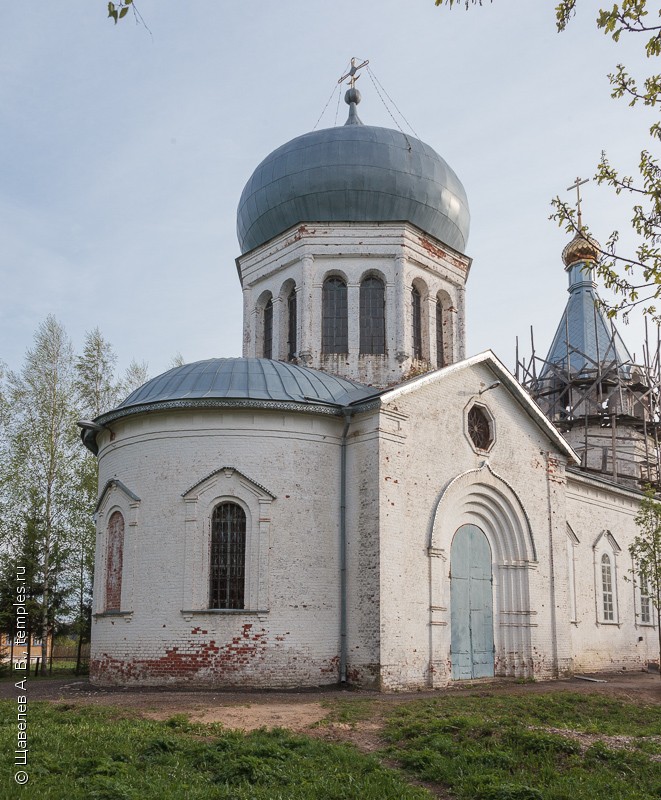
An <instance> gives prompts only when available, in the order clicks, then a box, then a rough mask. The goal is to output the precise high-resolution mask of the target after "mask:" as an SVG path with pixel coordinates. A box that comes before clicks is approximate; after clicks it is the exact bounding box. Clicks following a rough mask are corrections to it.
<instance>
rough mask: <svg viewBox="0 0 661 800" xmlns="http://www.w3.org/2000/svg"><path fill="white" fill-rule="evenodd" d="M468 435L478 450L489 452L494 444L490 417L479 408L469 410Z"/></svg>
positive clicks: (474, 407)
mask: <svg viewBox="0 0 661 800" xmlns="http://www.w3.org/2000/svg"><path fill="white" fill-rule="evenodd" d="M468 435H469V436H470V438H471V441H472V442H473V444H474V445H475V447H477V449H478V450H488V449H489V448H490V447H491V445H492V443H493V434H492V432H491V424H490V423H489V417H488V416H487V414H486V413H485V411H484V410H483V409H482V408H480V407H479V406H473V407H472V408H470V409H469V410H468Z"/></svg>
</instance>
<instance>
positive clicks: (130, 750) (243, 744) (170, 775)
mask: <svg viewBox="0 0 661 800" xmlns="http://www.w3.org/2000/svg"><path fill="white" fill-rule="evenodd" d="M0 711H1V712H2V714H1V719H2V723H0V749H1V750H2V752H3V753H5V754H7V755H6V756H5V757H4V758H3V759H2V763H1V764H0V797H2V798H20V797H25V798H28V797H29V798H33V797H35V798H36V797H38V798H40V800H46V799H47V798H48V799H49V800H50V798H53V800H55V798H58V800H59V799H60V798H61V799H62V800H65V799H66V800H79V799H80V800H134V799H135V800H138V798H139V799H140V800H151V799H152V798H154V799H155V798H158V800H170V798H172V800H207V798H208V799H209V800H211V798H213V800H221V799H222V800H225V798H226V799H227V800H244V798H245V799H246V800H247V799H248V798H250V800H253V798H254V800H299V798H300V800H308V798H309V800H321V799H322V798H328V800H334V799H335V798H337V800H342V799H343V798H361V800H362V798H364V799H365V800H383V799H384V798H392V800H422V798H425V799H426V798H429V796H430V795H429V794H428V793H427V792H426V791H424V790H422V789H418V788H416V787H412V786H410V785H408V783H407V782H406V780H405V779H404V777H403V776H402V775H401V774H398V772H397V771H396V770H393V769H388V768H386V767H384V766H382V765H381V764H380V763H379V761H378V760H377V759H376V758H374V757H370V756H366V755H363V754H362V753H359V752H358V751H357V750H356V749H355V748H353V747H351V746H350V745H346V744H329V743H326V742H322V741H320V740H318V739H313V738H309V737H305V736H294V735H292V734H290V733H288V732H287V731H284V730H274V731H270V732H266V731H256V732H254V733H251V734H247V735H244V734H241V733H236V732H231V731H223V730H222V727H221V726H219V725H200V724H197V725H196V724H189V723H188V722H187V721H186V719H185V718H178V717H173V718H172V719H171V720H170V721H169V722H152V721H148V720H143V719H136V718H131V717H126V716H122V715H121V713H119V714H118V712H117V710H114V711H113V710H111V709H110V710H109V709H99V708H92V707H71V706H66V705H55V706H54V705H49V704H46V703H33V704H31V705H30V707H29V729H28V735H29V746H30V753H29V760H28V768H27V772H28V774H29V775H30V780H29V783H28V784H27V785H26V786H24V787H21V786H17V785H16V784H15V783H14V780H13V773H14V770H13V768H12V764H11V760H10V757H9V754H10V753H12V752H13V750H14V747H15V741H16V721H15V719H16V717H15V715H16V705H15V704H12V703H11V702H10V701H5V702H3V703H2V704H1V708H0Z"/></svg>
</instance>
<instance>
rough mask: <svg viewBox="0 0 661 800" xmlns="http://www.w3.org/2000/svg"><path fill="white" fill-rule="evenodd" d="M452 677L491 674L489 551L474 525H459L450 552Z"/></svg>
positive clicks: (491, 604)
mask: <svg viewBox="0 0 661 800" xmlns="http://www.w3.org/2000/svg"><path fill="white" fill-rule="evenodd" d="M450 625H451V634H452V645H451V647H452V677H453V678H454V679H455V680H466V679H470V678H490V677H493V674H494V648H493V588H492V571H491V548H490V546H489V542H488V540H487V537H486V536H485V535H484V533H482V531H481V530H480V529H479V528H478V527H477V526H476V525H462V526H461V528H459V530H458V531H457V532H456V533H455V535H454V538H453V540H452V547H451V550H450Z"/></svg>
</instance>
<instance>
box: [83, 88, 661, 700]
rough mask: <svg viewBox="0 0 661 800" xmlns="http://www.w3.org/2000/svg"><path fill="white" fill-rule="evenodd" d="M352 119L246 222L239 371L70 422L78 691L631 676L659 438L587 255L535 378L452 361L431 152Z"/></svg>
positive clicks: (441, 190) (283, 150) (578, 248)
mask: <svg viewBox="0 0 661 800" xmlns="http://www.w3.org/2000/svg"><path fill="white" fill-rule="evenodd" d="M345 99H346V101H347V104H348V105H349V114H348V120H347V122H346V124H345V125H343V126H338V127H334V128H329V129H325V130H316V131H313V132H311V133H307V134H305V135H303V136H299V137H298V138H295V139H293V140H292V141H290V142H288V143H287V144H284V145H283V146H282V147H279V148H278V149H276V150H275V151H274V152H273V153H271V154H270V155H269V156H267V157H266V158H265V159H264V161H262V162H261V164H259V166H258V167H257V168H256V169H255V171H254V172H253V174H252V176H251V177H250V179H249V180H248V183H247V184H246V186H245V189H244V191H243V194H242V196H241V199H240V201H239V207H238V225H237V227H238V237H239V244H240V249H241V255H240V256H239V257H238V258H237V261H236V264H237V269H238V276H239V281H240V284H241V288H242V292H243V356H242V357H241V358H216V359H209V360H206V361H199V362H196V363H192V364H186V365H184V366H179V367H175V368H174V369H171V370H169V371H168V372H166V373H164V374H163V375H160V376H158V377H156V378H153V379H152V380H150V381H148V382H147V383H146V384H145V385H144V386H142V387H141V388H139V389H138V390H137V391H135V392H133V393H132V394H131V395H130V396H129V397H127V398H126V400H124V402H123V403H121V404H120V405H119V406H118V407H117V408H115V409H113V410H112V411H110V412H108V413H105V414H103V415H102V416H100V417H99V418H97V419H96V420H94V421H93V422H81V427H82V428H83V430H82V437H83V441H84V443H85V445H86V446H87V447H88V448H89V449H90V450H91V451H92V452H93V453H95V454H97V456H98V463H99V499H98V504H97V508H96V524H97V548H96V568H95V584H94V585H95V594H94V609H93V612H94V613H93V624H92V656H91V659H92V660H91V679H92V681H93V682H95V683H98V684H102V685H109V684H113V685H129V684H131V685H145V686H147V685H165V684H180V685H190V686H214V687H218V688H223V687H273V688H276V687H302V686H319V685H327V684H335V683H348V684H353V685H357V686H364V687H372V688H378V689H381V690H384V691H394V690H416V689H422V688H437V687H443V686H446V685H447V684H448V683H450V682H451V681H456V680H462V679H471V678H481V677H492V676H513V677H518V678H552V677H557V676H562V675H569V674H572V673H574V672H583V671H594V670H620V669H630V670H639V669H641V667H643V666H646V665H647V663H648V661H649V660H653V659H654V658H655V656H658V650H657V644H658V640H657V631H656V629H655V627H654V626H655V611H654V608H653V605H652V603H651V599H650V597H649V595H648V594H647V592H646V589H645V586H641V585H640V581H639V580H638V579H637V577H636V574H635V572H632V571H631V570H632V566H633V565H632V561H631V557H630V555H629V552H628V547H629V544H630V543H631V541H632V539H633V537H634V536H635V534H636V530H637V529H636V525H635V522H634V517H635V514H636V512H637V509H638V506H639V503H640V499H641V496H642V495H641V489H642V487H643V485H644V483H645V482H646V481H647V480H651V477H655V476H651V475H650V469H651V467H650V463H651V462H652V461H654V459H653V458H652V457H651V455H650V453H652V454H654V453H656V454H658V441H657V439H656V438H655V437H656V432H655V421H654V418H653V417H654V415H653V413H652V411H651V410H650V409H651V401H650V397H651V394H650V392H649V390H648V389H649V387H648V386H647V385H646V383H645V380H644V376H642V375H641V374H639V373H636V372H635V370H634V368H633V367H632V365H631V359H630V356H629V354H628V352H627V350H626V347H625V346H624V344H623V343H622V341H621V339H620V338H619V336H617V335H614V334H613V332H612V331H611V329H610V324H609V323H608V324H607V323H606V321H605V319H604V318H603V315H602V313H601V311H600V310H599V309H598V308H597V307H596V306H595V304H594V297H595V294H594V293H595V288H594V282H593V277H592V269H593V267H592V265H593V263H594V261H595V259H596V257H597V250H596V245H595V244H594V243H593V242H592V240H589V239H586V238H585V237H584V236H581V235H580V234H579V235H577V237H576V238H575V239H574V240H573V241H572V242H571V243H570V244H569V245H568V247H567V248H565V253H564V262H565V267H566V270H567V273H568V276H569V291H570V298H569V302H568V307H567V309H566V311H565V314H564V316H563V317H562V321H561V323H560V326H559V328H558V334H557V335H556V338H555V340H554V341H553V343H552V344H551V347H550V350H549V354H548V356H547V358H546V359H545V360H544V367H543V369H540V370H539V371H534V375H532V377H531V375H530V374H527V375H524V376H523V379H522V380H517V378H516V377H515V376H514V375H512V374H511V373H510V372H509V370H508V369H507V368H506V367H505V366H504V365H503V364H502V363H501V362H500V361H499V360H498V359H497V358H496V356H495V355H494V354H493V353H492V352H491V351H486V352H484V353H481V354H479V355H475V356H472V357H469V358H467V357H466V352H465V291H466V283H467V279H468V276H469V273H470V270H471V259H470V257H469V256H468V255H467V254H466V247H467V241H468V233H469V209H468V201H467V198H466V193H465V191H464V188H463V186H462V184H461V182H460V181H459V179H458V177H457V176H456V174H455V173H454V171H453V170H452V169H451V167H450V166H449V165H448V164H447V163H446V162H445V161H444V160H443V158H441V157H440V156H439V155H438V154H437V153H436V152H434V150H433V149H432V148H431V147H429V146H428V145H427V144H424V143H423V142H421V141H419V140H418V139H417V138H414V137H412V136H409V135H407V134H405V133H403V132H401V131H398V130H390V129H387V128H381V127H375V126H371V125H368V124H363V122H362V121H361V119H360V118H359V116H358V103H359V101H360V94H359V92H358V90H357V89H356V88H355V81H354V80H352V85H351V88H350V89H349V90H348V91H347V94H346V98H345ZM361 113H362V112H361ZM476 279H478V280H479V276H478V277H477V278H476ZM607 376H610V378H608V377H607ZM611 379H612V380H611ZM604 419H606V422H608V421H610V423H611V427H610V428H608V430H607V431H606V429H605V428H604ZM613 425H615V426H616V432H615V434H614V435H613V428H612V426H613ZM605 431H606V433H605ZM606 434H607V435H606ZM595 437H597V439H599V437H601V439H599V441H598V442H597V444H595V441H596V440H595ZM618 437H619V440H620V441H621V444H620V445H618V446H617V447H616V445H615V442H616V439H618ZM655 448H656V449H655ZM621 454H623V455H621Z"/></svg>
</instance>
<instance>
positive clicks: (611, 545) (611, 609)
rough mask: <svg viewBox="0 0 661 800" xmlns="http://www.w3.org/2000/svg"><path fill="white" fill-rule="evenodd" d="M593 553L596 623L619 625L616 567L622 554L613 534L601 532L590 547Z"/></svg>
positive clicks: (605, 531) (606, 531)
mask: <svg viewBox="0 0 661 800" xmlns="http://www.w3.org/2000/svg"><path fill="white" fill-rule="evenodd" d="M592 550H593V553H594V596H595V613H596V620H597V623H598V624H600V625H619V624H620V615H619V598H618V565H617V557H618V555H619V554H620V553H621V552H622V550H621V548H620V546H619V544H618V543H617V541H616V539H615V537H614V536H613V534H612V533H611V532H610V531H608V530H603V531H602V532H601V533H600V534H599V536H598V537H597V538H596V540H595V542H594V544H593V545H592Z"/></svg>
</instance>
